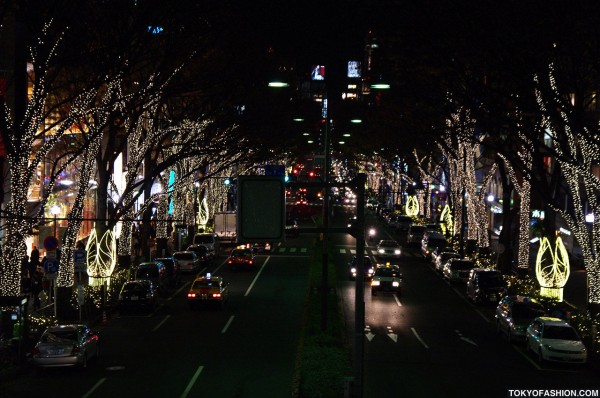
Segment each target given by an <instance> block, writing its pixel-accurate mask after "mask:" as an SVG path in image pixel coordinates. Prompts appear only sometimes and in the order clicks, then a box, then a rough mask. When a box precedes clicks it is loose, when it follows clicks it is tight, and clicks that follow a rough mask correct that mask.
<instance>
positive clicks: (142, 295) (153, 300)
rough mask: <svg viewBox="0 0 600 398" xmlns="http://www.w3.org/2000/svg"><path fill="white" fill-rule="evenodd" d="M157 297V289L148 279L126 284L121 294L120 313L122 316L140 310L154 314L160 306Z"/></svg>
mask: <svg viewBox="0 0 600 398" xmlns="http://www.w3.org/2000/svg"><path fill="white" fill-rule="evenodd" d="M156 296H157V291H156V288H155V287H154V285H153V284H152V282H151V281H149V280H147V279H143V280H134V281H128V282H125V283H123V286H122V287H121V292H120V293H119V299H118V308H119V312H120V313H122V314H124V313H126V312H131V311H140V310H143V311H147V312H152V311H154V309H155V308H156V306H157V305H158V301H157V297H156Z"/></svg>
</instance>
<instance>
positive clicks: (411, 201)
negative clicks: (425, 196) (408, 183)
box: [405, 195, 419, 217]
mask: <svg viewBox="0 0 600 398" xmlns="http://www.w3.org/2000/svg"><path fill="white" fill-rule="evenodd" d="M405 212H406V215H407V216H409V217H415V216H417V215H418V214H419V200H418V198H417V197H416V196H414V195H411V196H409V197H408V198H406V206H405Z"/></svg>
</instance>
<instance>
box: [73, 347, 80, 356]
mask: <svg viewBox="0 0 600 398" xmlns="http://www.w3.org/2000/svg"><path fill="white" fill-rule="evenodd" d="M79 351H81V349H80V348H79V346H76V345H74V346H73V350H72V351H71V355H77V354H78V353H79Z"/></svg>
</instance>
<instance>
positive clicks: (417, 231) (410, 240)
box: [406, 225, 427, 246]
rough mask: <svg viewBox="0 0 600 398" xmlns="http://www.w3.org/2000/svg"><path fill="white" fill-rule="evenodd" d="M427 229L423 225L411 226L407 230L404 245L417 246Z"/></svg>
mask: <svg viewBox="0 0 600 398" xmlns="http://www.w3.org/2000/svg"><path fill="white" fill-rule="evenodd" d="M426 231H427V228H426V227H425V226H424V225H411V226H410V227H409V228H408V235H407V236H406V244H407V245H409V246H419V245H420V244H421V241H422V240H423V235H425V232H426Z"/></svg>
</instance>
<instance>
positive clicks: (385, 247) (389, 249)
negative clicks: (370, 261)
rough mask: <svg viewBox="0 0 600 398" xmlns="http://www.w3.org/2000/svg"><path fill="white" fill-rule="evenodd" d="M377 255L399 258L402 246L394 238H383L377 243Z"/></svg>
mask: <svg viewBox="0 0 600 398" xmlns="http://www.w3.org/2000/svg"><path fill="white" fill-rule="evenodd" d="M376 251H377V257H388V258H390V257H391V258H400V256H401V255H402V247H401V246H400V244H399V243H398V242H396V241H395V240H390V239H384V240H380V241H379V243H378V244H377V248H376Z"/></svg>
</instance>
